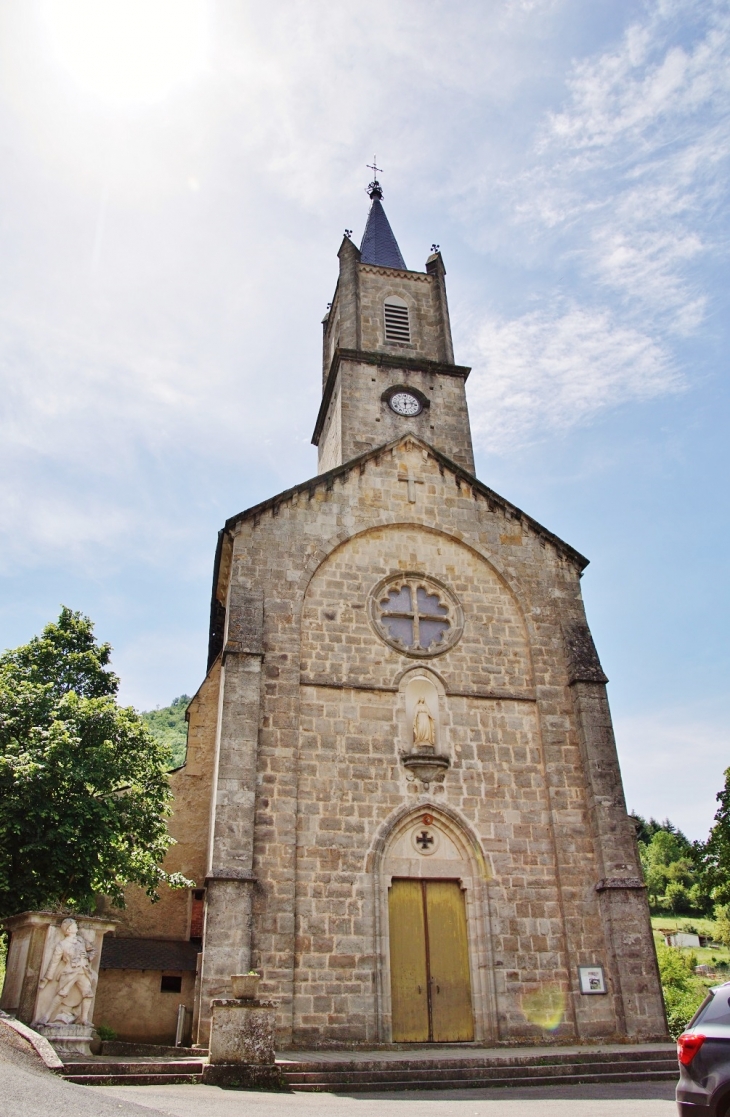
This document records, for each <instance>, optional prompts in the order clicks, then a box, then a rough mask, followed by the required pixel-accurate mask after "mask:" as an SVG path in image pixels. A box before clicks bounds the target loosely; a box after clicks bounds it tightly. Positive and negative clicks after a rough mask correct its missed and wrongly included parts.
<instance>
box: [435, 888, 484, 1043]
mask: <svg viewBox="0 0 730 1117" xmlns="http://www.w3.org/2000/svg"><path fill="white" fill-rule="evenodd" d="M426 921H427V932H428V961H429V977H430V982H431V984H430V989H431V1039H432V1040H433V1042H434V1043H457V1042H459V1041H462V1042H464V1041H466V1040H471V1039H474V1018H473V1016H472V1009H471V981H470V978H469V948H468V944H467V936H466V907H465V904H464V893H463V892H462V890H461V888H460V887H459V882H458V881H456V880H432V881H428V882H427V883H426Z"/></svg>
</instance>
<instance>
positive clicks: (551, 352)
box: [469, 306, 682, 451]
mask: <svg viewBox="0 0 730 1117" xmlns="http://www.w3.org/2000/svg"><path fill="white" fill-rule="evenodd" d="M469 348H470V349H471V353H470V354H469V355H470V357H471V361H472V363H473V365H474V367H475V371H474V372H473V373H472V378H471V379H470V381H469V387H470V392H469V402H470V411H471V414H472V426H473V430H474V436H475V441H476V442H477V444H478V445H479V446H480V447H481V448H482V449H484V450H490V451H504V450H506V449H509V448H510V447H512V446H514V445H515V444H518V443H520V442H524V441H526V440H529V439H534V438H536V437H539V436H541V435H543V434H545V433H546V432H548V431H555V430H567V429H569V428H570V427H572V426H575V425H576V424H579V423H585V422H587V421H590V420H591V419H592V418H594V416H595V415H597V414H598V413H599V412H600V411H603V410H604V409H605V408H607V407H614V406H616V405H617V404H620V403H625V402H627V401H630V400H645V399H649V398H651V397H653V396H657V395H660V394H663V393H665V392H667V391H677V390H680V389H681V387H682V380H681V378H680V376H679V375H678V373H677V372H676V371H675V369H674V367H673V364H672V361H671V358H670V357H669V355H668V354H667V352H666V351H665V350H664V349H663V348H662V347H661V346H660V345H659V344H657V343H656V342H655V341H653V340H652V339H651V338H650V337H647V336H646V335H645V334H642V333H641V332H639V331H638V330H635V329H633V328H631V327H627V326H622V325H620V324H618V323H617V322H616V321H615V320H614V319H613V318H612V316H611V314H610V313H609V311H607V310H586V309H584V308H581V307H577V306H576V307H572V308H570V309H566V310H563V311H562V312H558V313H556V314H551V313H549V312H548V311H533V312H532V313H529V314H525V315H523V316H521V317H519V318H514V319H511V320H504V319H503V320H500V319H496V318H493V319H490V320H488V321H486V322H482V323H481V324H480V325H479V326H478V327H477V328H476V329H475V331H474V333H473V335H472V340H471V344H470V346H469Z"/></svg>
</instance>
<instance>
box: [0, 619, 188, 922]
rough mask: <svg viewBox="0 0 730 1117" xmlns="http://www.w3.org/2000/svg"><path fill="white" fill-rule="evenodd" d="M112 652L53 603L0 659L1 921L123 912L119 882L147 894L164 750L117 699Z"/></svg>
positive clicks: (164, 878)
mask: <svg viewBox="0 0 730 1117" xmlns="http://www.w3.org/2000/svg"><path fill="white" fill-rule="evenodd" d="M110 654H111V648H110V646H109V645H108V644H98V643H97V642H96V640H95V638H94V633H93V625H92V623H91V621H90V620H89V619H88V617H84V616H82V614H80V613H74V612H72V611H71V610H70V609H67V608H63V609H62V610H61V614H60V616H59V619H58V622H57V623H55V624H49V625H47V626H46V627H45V628H44V630H43V633H42V634H41V636H37V637H34V638H33V639H32V640H31V641H30V642H29V643H28V644H26V645H24V646H23V647H20V648H15V649H13V650H11V651H7V652H5V653H4V654H3V655H2V656H0V915H10V914H13V913H15V912H19V911H24V910H27V909H36V908H44V907H45V908H47V907H65V908H69V909H72V910H79V911H90V910H93V907H94V904H95V897H96V896H98V895H106V896H108V897H110V899H111V900H112V902H113V903H114V904H116V905H118V906H123V904H124V896H123V890H124V887H125V886H126V885H127V884H130V883H135V884H138V885H140V886H141V887H142V888H143V889H144V890H145V891H146V892H147V894H148V895H149V896H150V897H151V898H152V899H156V898H157V889H158V886H159V885H160V883H162V882H167V883H168V884H171V885H172V886H173V887H174V886H185V885H188V884H189V883H190V882H189V881H185V879H184V878H183V877H181V876H180V875H179V874H175V875H170V874H167V873H166V872H164V870H163V869H162V868H161V862H162V860H163V859H164V856H165V853H166V852H167V850H168V848H169V846H170V845H171V844H172V838H171V837H170V835H169V834H168V832H167V825H166V821H165V819H166V816H167V815H169V813H170V790H169V787H168V783H167V777H166V768H167V767H168V765H169V759H170V758H169V753H168V752H167V750H166V749H165V747H164V746H163V745H162V744H161V743H160V742H159V741H156V740H155V739H154V738H153V737H152V735H151V734H150V732H149V730H148V729H147V727H146V726H145V724H144V723H143V721H142V720H141V718H140V717H139V715H138V714H137V713H136V712H135V711H134V710H133V709H132V708H131V707H130V708H122V707H119V706H118V705H117V703H116V694H117V691H118V688H119V680H118V679H117V677H116V675H115V674H114V673H113V672H112V671H111V670H110V669H109V660H110Z"/></svg>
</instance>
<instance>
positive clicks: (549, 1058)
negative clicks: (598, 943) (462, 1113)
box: [278, 1045, 677, 1074]
mask: <svg viewBox="0 0 730 1117" xmlns="http://www.w3.org/2000/svg"><path fill="white" fill-rule="evenodd" d="M278 1062H279V1065H280V1066H281V1068H282V1070H283V1071H284V1072H285V1073H287V1074H289V1073H292V1074H296V1073H299V1072H307V1073H309V1072H316V1073H321V1074H330V1073H332V1074H338V1073H341V1072H343V1071H347V1072H349V1071H383V1070H402V1071H408V1072H410V1071H419V1070H444V1069H447V1068H448V1069H451V1070H457V1071H462V1070H470V1069H477V1070H478V1069H484V1068H494V1069H496V1070H499V1069H501V1068H506V1067H545V1066H561V1065H563V1066H565V1065H575V1064H580V1065H581V1066H594V1065H597V1066H601V1065H602V1064H612V1063H617V1064H620V1065H621V1066H625V1065H627V1064H634V1063H646V1062H651V1063H656V1064H658V1065H661V1066H665V1065H666V1066H671V1067H673V1068H676V1066H677V1051H676V1048H675V1047H674V1045H672V1046H671V1047H669V1046H667V1048H666V1050H660V1051H651V1050H650V1051H647V1050H627V1051H625V1052H624V1051H621V1052H617V1051H581V1052H576V1051H571V1052H556V1053H555V1054H541V1055H530V1054H529V1053H527V1052H526V1053H525V1054H518V1055H510V1056H507V1055H502V1054H501V1053H499V1052H490V1053H489V1054H484V1055H480V1056H476V1057H469V1058H458V1059H454V1058H450V1057H448V1056H442V1057H440V1058H423V1059H405V1058H403V1057H401V1056H397V1055H396V1056H394V1057H393V1058H385V1059H377V1060H375V1059H368V1060H366V1059H337V1060H335V1059H328V1060H324V1059H322V1060H319V1059H308V1058H303V1059H301V1060H299V1059H292V1058H286V1059H279V1060H278Z"/></svg>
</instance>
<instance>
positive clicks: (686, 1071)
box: [677, 981, 730, 1117]
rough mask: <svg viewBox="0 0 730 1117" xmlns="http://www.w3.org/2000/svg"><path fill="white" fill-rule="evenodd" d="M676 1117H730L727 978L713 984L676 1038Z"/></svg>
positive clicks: (729, 984) (729, 993)
mask: <svg viewBox="0 0 730 1117" xmlns="http://www.w3.org/2000/svg"><path fill="white" fill-rule="evenodd" d="M677 1057H678V1059H679V1082H678V1084H677V1109H678V1110H679V1117H730V981H726V982H724V984H722V985H715V986H713V987H712V988H711V989H710V990H709V991H708V994H707V996H706V997H705V999H704V1001H703V1002H702V1004H701V1005H700V1007H699V1008H698V1009H697V1012H696V1013H695V1014H694V1016H693V1017H692V1019H691V1020H690V1022H689V1024H688V1025H687V1030H686V1031H684V1032H682V1035H681V1036H680V1037H679V1039H678V1040H677Z"/></svg>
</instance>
